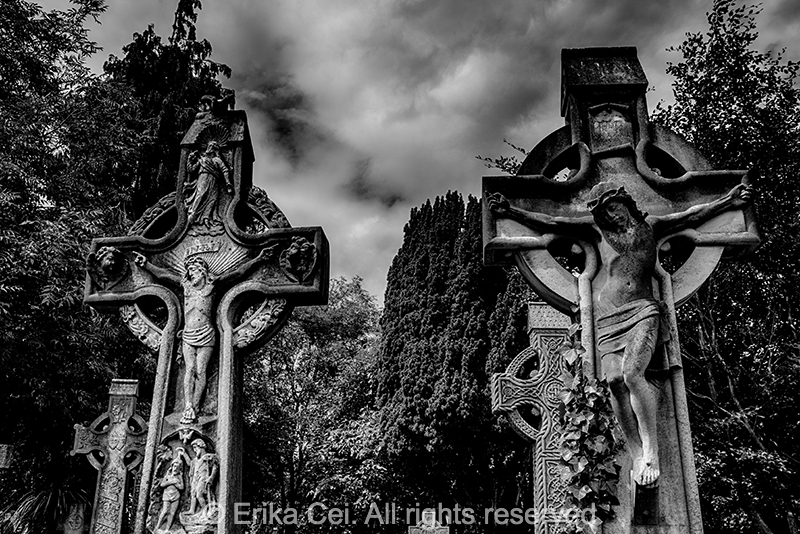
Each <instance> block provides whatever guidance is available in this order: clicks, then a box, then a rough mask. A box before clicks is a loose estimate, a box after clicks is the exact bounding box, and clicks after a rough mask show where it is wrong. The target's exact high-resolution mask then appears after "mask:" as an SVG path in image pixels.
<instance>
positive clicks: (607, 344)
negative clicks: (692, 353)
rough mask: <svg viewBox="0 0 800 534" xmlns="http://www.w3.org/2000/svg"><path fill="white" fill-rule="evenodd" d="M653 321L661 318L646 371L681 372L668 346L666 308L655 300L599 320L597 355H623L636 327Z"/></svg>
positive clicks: (632, 304) (633, 304)
mask: <svg viewBox="0 0 800 534" xmlns="http://www.w3.org/2000/svg"><path fill="white" fill-rule="evenodd" d="M650 317H657V318H658V327H657V329H656V332H655V335H657V336H658V338H657V340H656V346H655V350H654V351H653V356H652V357H651V358H650V363H649V364H648V366H647V371H648V372H650V373H660V372H665V371H671V370H673V369H677V368H680V367H681V362H680V360H679V359H678V357H677V356H676V355H673V354H672V351H671V350H669V347H668V343H667V342H668V341H669V338H670V331H669V323H668V322H667V318H666V306H664V304H663V303H660V302H657V301H656V300H654V299H638V300H634V301H632V302H629V303H627V304H623V305H622V306H620V307H619V308H616V309H614V310H612V311H611V312H609V313H605V314H603V315H601V316H600V317H598V319H597V352H598V354H599V355H600V357H601V358H602V357H603V356H606V355H608V354H613V353H618V352H622V351H624V350H625V347H627V346H628V344H629V343H630V342H631V339H632V338H633V335H634V333H635V332H636V327H637V326H638V325H639V324H640V323H641V322H642V321H643V320H645V319H648V318H650Z"/></svg>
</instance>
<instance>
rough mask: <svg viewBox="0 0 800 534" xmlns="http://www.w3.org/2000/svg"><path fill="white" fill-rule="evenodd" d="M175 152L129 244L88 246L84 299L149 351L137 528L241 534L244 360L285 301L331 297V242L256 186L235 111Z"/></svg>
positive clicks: (282, 316)
mask: <svg viewBox="0 0 800 534" xmlns="http://www.w3.org/2000/svg"><path fill="white" fill-rule="evenodd" d="M181 146H182V151H181V163H180V170H179V174H178V179H177V188H176V191H175V193H173V194H170V195H167V196H166V197H164V198H163V199H161V200H160V201H159V202H158V204H156V205H155V206H153V207H152V208H150V209H149V210H148V211H146V212H145V213H144V214H143V215H142V217H141V218H140V219H139V220H138V221H137V222H136V223H135V224H134V225H133V227H132V228H131V231H130V233H129V235H128V236H126V237H111V238H103V239H96V240H95V241H94V242H93V243H92V249H91V253H90V255H89V258H88V271H89V275H88V277H87V282H86V293H85V301H86V302H87V303H89V304H91V305H92V306H95V307H98V308H101V309H112V310H113V309H117V308H119V309H120V311H121V315H122V318H123V321H125V323H126V324H127V326H128V327H129V328H130V330H131V331H132V332H133V333H134V334H135V335H136V336H137V337H138V338H139V339H140V340H141V341H142V342H143V343H144V344H145V345H147V346H148V347H149V348H150V349H152V350H153V351H157V352H158V368H157V375H156V382H155V386H154V391H153V402H152V409H151V416H150V422H149V432H150V434H149V435H148V442H147V448H146V454H145V461H144V465H143V469H142V482H141V487H140V489H139V503H138V508H137V514H136V524H135V528H134V532H135V533H136V534H144V533H145V532H150V533H153V534H159V533H167V532H173V531H174V532H179V531H181V529H183V530H185V531H186V532H195V531H197V532H201V531H202V532H217V533H220V534H228V533H233V532H238V526H236V525H235V524H234V521H233V510H234V503H235V502H236V501H237V500H239V494H240V492H241V478H242V473H241V455H242V451H241V433H242V424H243V423H242V413H241V410H242V408H241V388H242V373H243V365H242V358H243V357H244V355H245V354H246V352H248V351H250V350H252V349H253V348H255V347H257V346H259V345H261V344H263V343H265V342H266V341H267V340H268V339H269V338H270V337H271V336H272V335H274V334H275V333H276V332H277V331H278V329H279V328H280V327H281V326H282V325H283V323H284V322H285V321H286V319H288V317H289V314H290V313H291V311H292V309H293V307H294V306H296V305H312V304H324V303H325V302H327V288H328V270H329V267H328V263H329V260H328V243H327V240H326V238H325V235H324V233H323V231H322V229H321V228H319V227H305V228H292V227H290V225H289V223H288V221H287V220H286V217H285V216H284V215H283V213H282V212H281V210H280V209H279V208H278V207H277V206H276V205H275V204H274V203H273V202H272V201H271V200H270V199H269V197H267V195H266V194H265V193H264V192H263V191H261V190H260V189H257V188H254V187H253V186H252V163H253V151H252V145H251V142H250V137H249V133H248V128H247V120H246V116H245V114H244V112H243V111H238V110H227V109H221V108H220V107H219V106H218V107H214V108H213V109H211V110H207V111H205V112H203V113H199V114H198V115H197V118H196V120H195V122H194V123H193V124H192V126H191V127H190V129H189V131H188V132H187V133H186V136H185V137H184V139H183V141H182V143H181ZM217 466H218V467H217Z"/></svg>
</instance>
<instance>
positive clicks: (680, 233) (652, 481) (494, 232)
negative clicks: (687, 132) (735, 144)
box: [483, 47, 759, 534]
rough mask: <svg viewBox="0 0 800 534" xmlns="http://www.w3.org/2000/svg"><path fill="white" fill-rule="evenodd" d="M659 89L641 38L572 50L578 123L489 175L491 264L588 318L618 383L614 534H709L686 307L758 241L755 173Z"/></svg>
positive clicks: (568, 68)
mask: <svg viewBox="0 0 800 534" xmlns="http://www.w3.org/2000/svg"><path fill="white" fill-rule="evenodd" d="M646 89H647V79H646V78H645V75H644V71H643V70H642V67H641V65H640V64H639V61H638V59H637V57H636V49H635V48H632V47H629V48H588V49H565V50H564V51H563V52H562V105H561V111H562V115H563V116H565V117H566V122H567V124H566V126H564V127H563V128H561V129H559V130H556V131H555V132H553V133H552V134H550V135H549V136H547V137H546V138H545V139H544V140H542V141H541V142H540V143H539V144H538V145H536V147H534V148H533V150H532V151H531V152H530V154H529V155H528V157H527V158H526V159H525V161H524V162H523V164H522V166H521V168H520V170H519V174H518V175H517V176H495V177H486V178H484V181H483V198H484V201H485V204H484V208H485V209H484V260H485V262H486V263H487V264H489V265H516V266H517V267H518V268H519V270H520V272H521V273H522V275H523V276H524V277H525V278H526V280H527V281H528V283H529V284H531V286H532V287H533V288H534V289H535V290H536V291H537V292H538V293H539V294H540V295H541V296H542V297H543V298H544V299H545V300H546V301H547V302H548V303H549V304H551V305H552V306H554V307H555V308H557V309H559V310H561V311H562V312H564V313H566V314H574V313H578V314H579V316H580V323H581V326H582V331H581V336H582V340H581V341H582V344H583V346H584V347H585V348H586V350H587V352H586V354H585V360H584V363H585V366H584V368H585V371H586V372H587V373H594V374H595V375H596V376H599V377H606V378H607V379H608V381H609V384H610V386H611V390H612V400H613V401H614V405H615V414H616V415H617V420H618V422H619V423H620V425H621V427H622V429H623V431H624V433H625V436H626V442H627V444H628V447H627V453H624V454H623V456H622V457H621V458H620V461H621V462H622V464H623V468H622V475H621V477H622V478H621V480H620V485H619V488H620V490H619V492H620V494H619V495H618V496H619V498H620V501H621V504H620V506H619V507H618V510H617V519H616V520H615V521H614V522H612V523H607V524H605V525H604V526H603V528H604V532H614V533H627V532H645V531H648V530H647V529H648V528H651V527H652V526H653V525H656V526H657V528H659V529H661V530H659V532H670V533H672V532H674V533H676V534H677V533H678V532H681V533H683V532H692V533H699V532H702V521H701V517H700V506H699V499H698V495H697V482H696V476H695V467H694V457H693V453H692V447H691V433H690V430H689V418H688V411H687V405H686V394H685V391H684V383H683V375H682V368H681V364H680V346H679V342H678V335H677V334H678V332H677V324H676V319H675V306H676V305H679V304H680V303H682V302H683V301H685V300H686V299H688V298H689V297H690V296H691V295H692V294H693V293H694V292H695V291H696V290H697V289H698V288H699V287H700V285H701V284H702V283H703V282H704V281H705V280H706V279H707V278H708V276H709V275H710V274H711V272H712V271H713V270H714V268H715V267H716V265H717V263H718V261H719V260H720V259H721V258H722V256H723V254H727V255H728V256H730V255H736V254H739V253H742V252H746V251H748V250H749V249H752V248H753V247H755V246H756V245H757V244H758V242H759V239H758V235H757V232H756V229H755V222H754V218H753V213H752V209H751V208H750V207H748V201H749V197H750V190H749V188H748V187H747V186H746V184H747V179H746V173H745V171H716V170H711V167H710V165H709V164H708V162H707V161H706V160H705V158H704V157H703V156H702V155H701V154H700V153H699V152H698V151H697V150H695V149H694V148H693V147H692V146H690V145H689V144H688V143H687V142H686V141H684V140H683V139H682V138H680V137H679V136H678V135H676V134H675V133H673V132H671V131H670V130H667V129H666V128H663V127H661V126H659V125H654V124H651V123H650V122H649V119H648V115H647V104H646V99H645V91H646ZM557 258H558V259H557ZM667 268H669V270H667ZM573 273H575V274H573ZM654 383H660V384H661V386H660V387H656V386H654V385H653V384H654ZM637 495H638V496H639V497H638V499H639V500H638V504H639V505H641V504H642V501H648V503H647V509H645V510H641V509H640V510H637V511H636V513H634V509H635V508H636V504H637V503H636V502H635V501H636V499H637ZM639 508H641V506H639Z"/></svg>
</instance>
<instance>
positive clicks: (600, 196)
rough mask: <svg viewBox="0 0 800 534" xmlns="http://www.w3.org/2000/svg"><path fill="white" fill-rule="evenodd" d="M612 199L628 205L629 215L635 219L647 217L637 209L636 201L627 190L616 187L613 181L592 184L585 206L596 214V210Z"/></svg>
mask: <svg viewBox="0 0 800 534" xmlns="http://www.w3.org/2000/svg"><path fill="white" fill-rule="evenodd" d="M612 200H619V201H620V202H622V203H623V204H625V205H626V206H628V210H629V211H630V212H631V215H633V216H634V218H636V219H639V220H644V219H645V218H646V217H647V214H646V213H643V212H642V211H641V210H639V207H638V206H637V205H636V201H635V200H633V197H631V196H630V195H629V194H628V192H627V191H625V187H624V186H619V187H617V185H616V184H615V183H613V182H600V183H599V184H597V185H596V186H594V187H593V188H592V190H591V191H590V192H589V202H587V206H588V207H589V210H590V211H591V212H592V215H596V214H597V212H598V211H600V210H602V209H603V208H604V207H605V205H606V204H608V203H609V202H611V201H612Z"/></svg>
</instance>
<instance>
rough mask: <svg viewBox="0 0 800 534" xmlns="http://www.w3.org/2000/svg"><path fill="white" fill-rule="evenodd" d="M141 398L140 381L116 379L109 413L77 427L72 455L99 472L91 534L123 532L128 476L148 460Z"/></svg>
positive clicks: (113, 382)
mask: <svg viewBox="0 0 800 534" xmlns="http://www.w3.org/2000/svg"><path fill="white" fill-rule="evenodd" d="M138 395H139V381H138V380H119V379H115V380H112V382H111V390H110V391H109V400H108V411H107V412H105V413H104V414H103V415H101V416H100V417H98V418H97V419H95V420H94V421H93V422H92V424H90V425H89V426H82V425H77V424H76V425H75V441H74V444H73V446H72V451H71V452H70V454H72V455H75V454H85V455H86V457H87V458H88V459H89V462H90V463H91V464H92V465H93V466H94V468H95V469H97V471H98V473H97V488H96V489H95V495H94V506H93V508H92V523H91V530H90V534H119V533H120V532H122V514H123V512H124V511H125V496H126V494H127V485H128V473H129V472H130V471H131V470H132V469H134V468H135V467H136V466H138V465H139V464H140V463H141V461H142V459H143V458H144V445H145V440H146V437H147V429H146V428H145V424H144V420H143V419H142V418H141V417H139V415H138V414H137V413H136V398H137V397H138Z"/></svg>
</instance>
